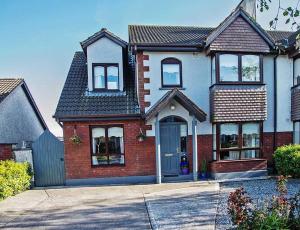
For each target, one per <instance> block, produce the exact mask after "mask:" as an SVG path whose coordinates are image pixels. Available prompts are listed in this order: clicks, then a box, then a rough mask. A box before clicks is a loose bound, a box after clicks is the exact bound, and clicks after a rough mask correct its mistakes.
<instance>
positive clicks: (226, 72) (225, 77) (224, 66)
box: [216, 54, 262, 83]
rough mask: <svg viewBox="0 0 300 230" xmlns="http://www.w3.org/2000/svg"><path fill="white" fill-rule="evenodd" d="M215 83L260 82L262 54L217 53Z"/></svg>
mask: <svg viewBox="0 0 300 230" xmlns="http://www.w3.org/2000/svg"><path fill="white" fill-rule="evenodd" d="M216 57H217V63H216V65H217V67H216V69H217V70H218V71H217V83H261V82H262V56H260V55H252V54H251V55H250V54H217V56H216Z"/></svg>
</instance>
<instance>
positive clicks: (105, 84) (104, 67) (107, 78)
mask: <svg viewBox="0 0 300 230" xmlns="http://www.w3.org/2000/svg"><path fill="white" fill-rule="evenodd" d="M93 89H94V90H96V91H97V90H118V89H119V67H118V64H100V63H93Z"/></svg>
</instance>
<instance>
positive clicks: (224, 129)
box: [214, 122, 262, 160]
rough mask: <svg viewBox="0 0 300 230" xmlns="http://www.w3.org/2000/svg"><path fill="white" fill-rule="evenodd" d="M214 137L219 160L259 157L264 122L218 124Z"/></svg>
mask: <svg viewBox="0 0 300 230" xmlns="http://www.w3.org/2000/svg"><path fill="white" fill-rule="evenodd" d="M215 126H216V137H215V139H214V142H215V145H216V147H217V148H216V151H217V155H218V157H217V158H218V159H219V160H239V159H249V158H259V157H260V149H261V136H262V135H261V131H262V124H261V123H258V122H247V123H241V122H239V123H222V124H216V125H215Z"/></svg>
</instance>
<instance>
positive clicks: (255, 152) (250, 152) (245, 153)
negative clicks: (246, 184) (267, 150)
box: [241, 149, 259, 159]
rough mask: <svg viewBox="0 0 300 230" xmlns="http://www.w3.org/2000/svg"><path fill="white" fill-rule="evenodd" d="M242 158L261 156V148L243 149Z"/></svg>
mask: <svg viewBox="0 0 300 230" xmlns="http://www.w3.org/2000/svg"><path fill="white" fill-rule="evenodd" d="M241 158H243V159H248V158H259V150H255V149H253V150H243V151H242V153H241Z"/></svg>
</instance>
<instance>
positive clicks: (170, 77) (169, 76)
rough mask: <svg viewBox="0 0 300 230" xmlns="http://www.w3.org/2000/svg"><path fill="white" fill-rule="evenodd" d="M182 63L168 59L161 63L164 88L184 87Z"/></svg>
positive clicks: (174, 59)
mask: <svg viewBox="0 0 300 230" xmlns="http://www.w3.org/2000/svg"><path fill="white" fill-rule="evenodd" d="M181 68H182V66H181V61H179V60H178V59H176V58H166V59H164V60H162V62H161V78H162V87H182V76H181V74H182V69H181Z"/></svg>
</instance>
